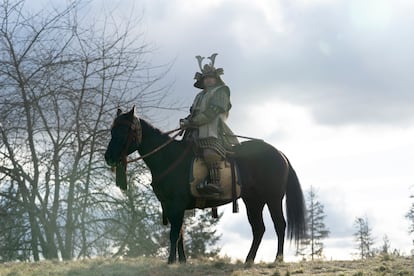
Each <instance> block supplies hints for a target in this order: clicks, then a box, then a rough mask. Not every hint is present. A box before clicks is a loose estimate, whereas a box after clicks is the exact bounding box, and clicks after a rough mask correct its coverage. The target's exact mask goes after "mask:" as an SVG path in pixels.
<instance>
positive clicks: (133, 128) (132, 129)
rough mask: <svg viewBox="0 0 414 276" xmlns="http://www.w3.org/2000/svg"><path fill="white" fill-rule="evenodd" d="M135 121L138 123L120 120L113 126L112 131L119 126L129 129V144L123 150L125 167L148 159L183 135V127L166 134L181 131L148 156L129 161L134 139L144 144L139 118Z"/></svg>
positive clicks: (122, 156)
mask: <svg viewBox="0 0 414 276" xmlns="http://www.w3.org/2000/svg"><path fill="white" fill-rule="evenodd" d="M134 119H135V120H136V121H135V120H134V121H135V122H130V121H128V120H119V121H115V122H114V124H113V125H112V129H113V128H115V127H117V126H118V125H126V126H128V127H129V133H128V137H127V143H126V146H125V148H124V149H123V151H122V153H121V158H122V162H124V165H126V164H127V163H132V162H136V161H139V160H142V159H144V158H146V157H148V156H150V155H153V154H154V153H156V152H158V151H160V150H161V149H162V148H164V147H165V146H167V145H168V144H170V143H171V142H173V141H174V140H175V138H176V137H177V136H179V135H182V129H181V127H178V128H176V129H173V130H170V131H168V132H165V134H171V133H174V132H177V131H179V132H177V133H176V134H174V135H173V136H172V137H170V139H168V141H166V142H165V143H164V144H161V145H160V146H158V147H156V148H155V149H153V150H152V151H151V152H149V153H147V154H144V155H142V156H140V157H137V158H134V159H130V160H127V159H126V157H127V156H128V149H129V147H130V146H131V143H132V142H133V141H134V139H135V140H136V142H137V144H141V142H142V127H141V123H140V122H139V119H138V118H134ZM134 133H136V136H134Z"/></svg>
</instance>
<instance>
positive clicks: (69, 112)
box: [0, 0, 166, 261]
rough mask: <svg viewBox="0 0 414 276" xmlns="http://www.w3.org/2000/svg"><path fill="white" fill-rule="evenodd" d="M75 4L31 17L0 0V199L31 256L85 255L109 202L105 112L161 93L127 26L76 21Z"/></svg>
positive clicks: (156, 99) (159, 98)
mask: <svg viewBox="0 0 414 276" xmlns="http://www.w3.org/2000/svg"><path fill="white" fill-rule="evenodd" d="M80 3H81V2H78V1H71V4H70V5H68V6H67V7H65V8H63V9H60V10H59V9H51V10H48V9H44V10H42V11H41V12H39V13H36V14H31V13H30V11H29V10H28V9H25V4H26V1H7V0H3V1H2V2H1V3H0V89H1V93H0V110H1V115H0V122H1V126H0V156H1V158H0V180H1V182H0V196H1V197H2V198H4V199H5V200H6V201H7V202H8V203H16V204H17V205H18V206H21V208H22V209H21V210H20V211H19V212H21V217H22V218H24V223H23V225H25V226H26V227H20V228H19V229H20V230H19V231H20V232H19V236H20V237H22V238H23V241H22V243H24V244H26V245H27V244H29V246H27V248H25V249H22V250H24V251H25V253H24V256H27V257H25V258H26V259H33V260H35V261H38V260H40V259H41V258H47V259H53V258H63V259H71V258H73V257H75V256H77V255H78V256H88V255H90V254H93V252H88V251H90V249H89V248H90V245H91V243H94V242H97V239H99V238H100V237H103V236H104V234H103V233H101V232H100V231H102V227H100V224H101V223H102V221H103V218H104V216H105V214H106V213H107V209H108V204H110V202H111V200H110V199H108V196H107V195H108V192H110V188H109V187H110V184H111V181H112V176H111V175H110V174H109V173H108V171H107V168H106V167H105V164H104V161H103V158H102V155H103V151H104V149H105V146H106V141H107V138H108V137H107V133H108V127H109V126H110V123H111V121H112V118H113V116H112V115H113V109H114V108H116V107H117V106H118V105H132V103H134V104H135V103H136V104H138V105H139V106H140V107H141V108H142V109H144V108H145V107H146V106H160V105H161V104H162V102H163V101H164V100H165V91H164V90H163V89H162V88H157V87H156V86H155V85H156V84H157V82H158V81H159V79H160V78H162V76H163V74H164V73H165V72H162V71H159V68H155V67H152V66H151V65H150V63H148V62H147V61H146V60H147V56H148V54H149V53H150V49H149V48H148V45H147V44H146V43H144V42H143V41H142V40H141V38H140V36H131V35H130V33H129V25H127V26H125V27H123V28H121V26H117V25H116V24H112V25H110V26H111V27H109V25H106V24H104V25H103V26H101V25H98V24H96V23H93V22H92V23H90V25H88V26H84V27H81V25H82V24H81V23H82V22H80V21H78V19H77V16H76V15H77V14H78V12H79V7H80ZM157 70H158V71H157ZM164 70H166V68H164ZM10 206H16V205H10V204H8V205H7V204H5V205H2V208H3V209H4V208H5V209H4V210H3V209H2V221H3V217H5V219H6V220H7V219H9V220H10V218H11V217H12V216H13V214H14V212H16V211H17V209H16V208H12V207H10ZM92 206H93V209H92ZM10 225H11V224H10ZM16 229H17V228H16ZM1 230H2V231H3V230H4V231H5V229H1Z"/></svg>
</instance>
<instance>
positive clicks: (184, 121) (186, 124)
mask: <svg viewBox="0 0 414 276" xmlns="http://www.w3.org/2000/svg"><path fill="white" fill-rule="evenodd" d="M180 127H181V128H182V129H186V128H189V127H191V121H190V120H189V119H180Z"/></svg>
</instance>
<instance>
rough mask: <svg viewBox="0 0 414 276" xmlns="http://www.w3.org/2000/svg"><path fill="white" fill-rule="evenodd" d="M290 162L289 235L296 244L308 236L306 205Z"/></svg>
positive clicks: (287, 196) (288, 195)
mask: <svg viewBox="0 0 414 276" xmlns="http://www.w3.org/2000/svg"><path fill="white" fill-rule="evenodd" d="M288 163H289V175H288V183H287V187H286V213H287V236H288V237H289V239H290V240H292V239H295V242H296V244H297V243H298V242H299V241H300V240H302V239H304V238H305V237H306V207H305V200H304V198H303V193H302V188H301V187H300V183H299V179H298V176H297V175H296V172H295V170H294V169H293V167H292V165H291V164H290V162H289V161H288Z"/></svg>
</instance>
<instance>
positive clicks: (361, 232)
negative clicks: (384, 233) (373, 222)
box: [354, 217, 374, 259]
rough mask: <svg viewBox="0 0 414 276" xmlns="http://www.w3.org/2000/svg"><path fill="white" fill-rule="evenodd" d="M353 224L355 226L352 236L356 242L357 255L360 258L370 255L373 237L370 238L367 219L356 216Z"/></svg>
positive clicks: (370, 230)
mask: <svg viewBox="0 0 414 276" xmlns="http://www.w3.org/2000/svg"><path fill="white" fill-rule="evenodd" d="M354 226H355V228H356V232H355V233H354V237H355V241H356V242H357V247H356V248H357V249H358V251H359V252H358V255H359V256H360V257H361V259H367V258H369V257H372V256H373V255H374V253H373V249H372V245H373V244H374V239H373V238H372V229H371V228H370V227H369V224H368V219H367V218H361V217H357V218H356V219H355V222H354Z"/></svg>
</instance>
